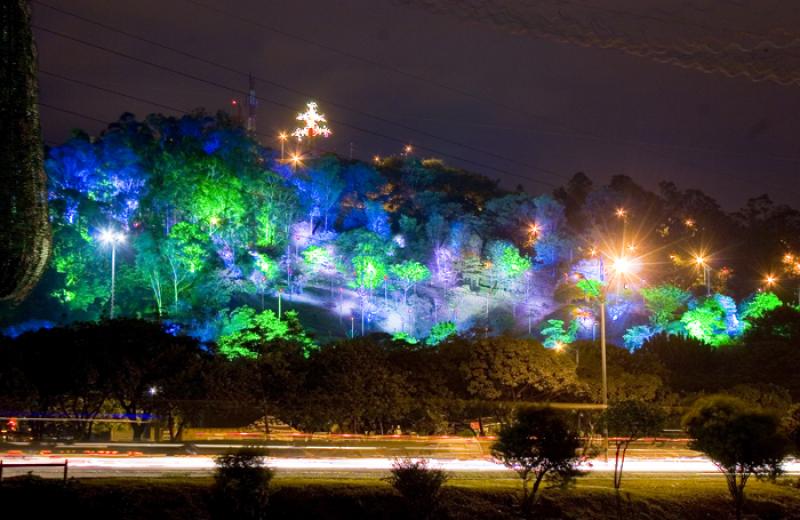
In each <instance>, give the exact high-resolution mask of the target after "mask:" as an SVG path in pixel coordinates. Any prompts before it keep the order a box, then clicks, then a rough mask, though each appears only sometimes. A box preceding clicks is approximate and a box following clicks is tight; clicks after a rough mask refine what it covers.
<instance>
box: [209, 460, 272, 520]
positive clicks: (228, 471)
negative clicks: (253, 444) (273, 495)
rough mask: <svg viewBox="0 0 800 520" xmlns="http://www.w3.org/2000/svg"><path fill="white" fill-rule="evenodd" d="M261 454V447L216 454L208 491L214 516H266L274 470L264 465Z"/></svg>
mask: <svg viewBox="0 0 800 520" xmlns="http://www.w3.org/2000/svg"><path fill="white" fill-rule="evenodd" d="M264 455H265V453H264V452H263V451H261V450H256V449H252V448H243V449H240V450H237V451H233V452H229V453H226V454H224V455H221V456H219V457H217V459H216V464H217V470H216V473H215V474H214V487H213V491H212V501H213V503H212V516H213V517H214V518H220V519H222V518H236V519H241V520H250V519H253V520H260V519H264V518H267V511H266V508H267V503H268V501H269V484H270V482H271V481H272V477H273V476H274V472H273V470H272V469H271V468H269V467H268V466H266V465H265V464H264Z"/></svg>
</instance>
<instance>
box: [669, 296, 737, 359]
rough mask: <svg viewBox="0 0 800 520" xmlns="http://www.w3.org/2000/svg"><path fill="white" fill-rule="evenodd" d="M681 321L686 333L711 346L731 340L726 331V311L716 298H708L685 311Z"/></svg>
mask: <svg viewBox="0 0 800 520" xmlns="http://www.w3.org/2000/svg"><path fill="white" fill-rule="evenodd" d="M681 323H682V324H683V326H684V327H685V328H686V334H687V335H688V336H689V337H690V338H693V339H696V340H699V341H702V342H703V343H706V344H708V345H711V346H715V347H716V346H719V345H724V344H726V343H729V342H730V336H728V334H727V332H726V324H725V311H724V309H723V308H722V306H721V305H720V304H719V302H718V301H717V300H716V299H715V298H707V299H706V300H704V301H703V303H701V304H700V305H698V306H697V307H695V308H694V309H690V310H688V311H686V312H685V313H683V316H682V317H681Z"/></svg>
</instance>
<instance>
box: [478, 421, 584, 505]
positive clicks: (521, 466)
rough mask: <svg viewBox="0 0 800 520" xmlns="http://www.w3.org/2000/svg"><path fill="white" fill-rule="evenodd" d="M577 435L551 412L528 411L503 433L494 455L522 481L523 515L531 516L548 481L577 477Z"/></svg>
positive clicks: (496, 443) (494, 448)
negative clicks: (540, 488)
mask: <svg viewBox="0 0 800 520" xmlns="http://www.w3.org/2000/svg"><path fill="white" fill-rule="evenodd" d="M579 447H580V439H579V438H578V435H577V434H576V433H575V432H573V431H571V430H570V429H569V428H568V427H567V424H566V423H565V422H564V420H563V419H562V418H561V417H560V416H559V415H558V414H557V413H556V412H554V411H553V410H550V409H547V408H545V409H528V410H520V411H519V412H518V413H517V417H516V421H515V422H514V423H513V424H511V425H509V426H506V427H504V428H503V429H502V430H500V435H499V436H498V438H497V442H495V443H494V445H493V446H492V455H493V456H494V457H495V458H496V459H498V460H499V461H500V462H502V463H503V464H505V465H506V466H507V467H509V468H510V469H512V470H514V471H516V473H517V475H519V478H520V479H522V511H523V513H524V514H525V515H526V516H528V515H530V514H531V511H532V509H533V506H534V505H535V503H536V494H537V492H538V491H539V486H540V485H541V483H542V481H543V480H545V479H549V480H555V481H558V482H562V483H564V482H567V481H569V480H571V479H572V478H573V477H575V476H576V475H577V474H578V471H577V467H576V466H577V464H578V458H579V457H578V455H577V450H578V448H579Z"/></svg>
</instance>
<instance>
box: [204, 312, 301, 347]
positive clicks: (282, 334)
mask: <svg viewBox="0 0 800 520" xmlns="http://www.w3.org/2000/svg"><path fill="white" fill-rule="evenodd" d="M277 340H284V341H290V342H296V343H298V344H299V345H301V346H302V347H303V349H304V350H305V351H306V352H309V351H310V350H311V349H313V348H315V344H314V341H313V340H312V339H311V338H310V337H309V336H308V335H307V334H306V332H305V331H304V330H303V327H302V325H300V320H299V319H298V317H297V313H296V312H295V311H287V312H286V313H284V315H283V316H282V317H281V319H278V317H277V316H276V315H275V313H274V312H272V311H271V310H266V311H262V312H260V313H256V311H255V310H253V309H252V308H250V307H239V308H238V309H236V310H234V311H233V312H231V314H230V317H229V319H228V324H227V325H226V326H225V327H223V330H222V332H221V335H220V338H219V351H220V353H221V354H222V355H224V356H225V357H227V358H228V359H236V358H238V357H245V358H251V359H257V358H258V357H259V356H260V355H261V354H262V353H263V352H265V351H266V350H268V349H269V345H270V343H271V342H273V341H277Z"/></svg>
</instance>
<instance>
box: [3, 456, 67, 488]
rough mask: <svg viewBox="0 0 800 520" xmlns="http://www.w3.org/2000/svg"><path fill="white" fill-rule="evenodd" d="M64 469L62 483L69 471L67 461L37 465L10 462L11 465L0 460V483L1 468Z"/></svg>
mask: <svg viewBox="0 0 800 520" xmlns="http://www.w3.org/2000/svg"><path fill="white" fill-rule="evenodd" d="M60 466H63V467H64V482H66V481H67V471H68V469H69V461H68V460H67V459H64V462H41V463H37V464H33V463H30V464H28V463H25V462H20V463H17V462H12V463H11V464H8V463H6V462H5V461H3V459H0V482H2V481H3V468H41V467H60Z"/></svg>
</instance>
